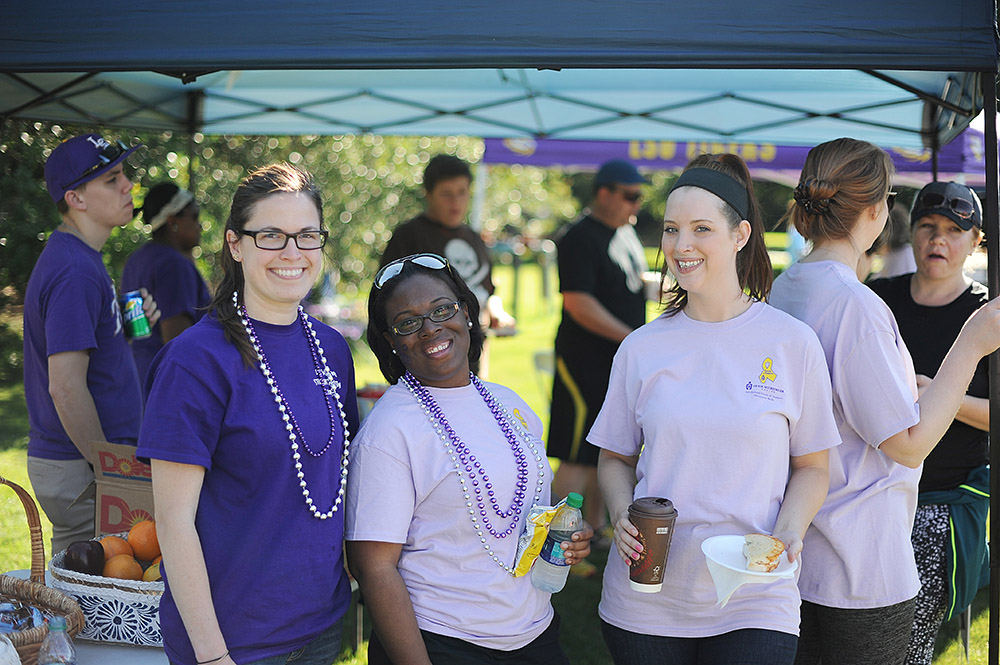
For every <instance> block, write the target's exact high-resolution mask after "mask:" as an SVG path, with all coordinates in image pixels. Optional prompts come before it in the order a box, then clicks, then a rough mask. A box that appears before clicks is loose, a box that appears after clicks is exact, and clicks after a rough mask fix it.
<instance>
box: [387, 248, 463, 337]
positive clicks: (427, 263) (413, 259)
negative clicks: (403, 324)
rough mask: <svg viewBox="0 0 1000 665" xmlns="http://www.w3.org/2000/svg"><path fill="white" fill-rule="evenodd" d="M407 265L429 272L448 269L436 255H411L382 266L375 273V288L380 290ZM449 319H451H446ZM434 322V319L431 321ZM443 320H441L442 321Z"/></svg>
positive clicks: (443, 259)
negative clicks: (413, 264) (421, 267)
mask: <svg viewBox="0 0 1000 665" xmlns="http://www.w3.org/2000/svg"><path fill="white" fill-rule="evenodd" d="M407 263H416V264H417V265H418V266H423V267H425V268H430V269H431V270H444V269H445V268H447V267H448V259H446V258H444V257H443V256H438V255H437V254H431V253H426V254H411V255H410V256H404V257H403V258H401V259H396V260H395V261H391V262H389V263H386V264H385V265H384V266H382V269H381V270H379V271H378V272H377V273H375V288H376V289H381V288H382V287H383V286H385V283H386V282H388V281H389V280H390V279H392V278H393V277H395V276H396V275H398V274H399V273H401V272H402V271H403V266H405V265H406V264H407ZM448 318H451V317H448ZM432 320H434V319H432ZM443 320H445V319H442V321H443ZM404 334H407V333H404Z"/></svg>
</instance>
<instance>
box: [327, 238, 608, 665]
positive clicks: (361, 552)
mask: <svg viewBox="0 0 1000 665" xmlns="http://www.w3.org/2000/svg"><path fill="white" fill-rule="evenodd" d="M368 321H369V324H368V343H369V345H370V346H371V347H372V350H373V351H374V352H375V355H376V357H377V358H378V360H379V367H380V368H381V369H382V373H383V374H384V375H385V377H386V379H387V380H388V381H389V382H391V383H393V384H394V385H392V386H390V387H389V389H388V390H387V391H386V392H385V394H384V395H383V396H382V398H381V399H380V400H379V402H378V404H377V405H376V406H375V408H374V409H373V410H372V412H371V414H370V415H369V416H368V417H367V418H366V419H365V424H364V427H362V429H361V431H360V432H359V433H358V437H357V440H356V443H355V445H354V446H352V448H353V451H352V460H351V465H352V467H351V482H350V483H348V492H347V497H348V498H347V516H346V519H347V541H348V543H347V548H348V549H347V551H348V564H349V565H350V567H351V571H352V572H353V573H354V575H355V577H357V579H358V583H359V584H360V585H361V592H362V594H363V595H364V598H365V606H366V607H367V608H368V610H369V611H370V612H371V614H372V619H373V622H374V632H373V633H372V639H371V641H370V642H369V644H368V662H369V663H370V665H384V664H386V663H390V662H391V663H397V665H399V664H402V663H407V664H409V665H430V663H434V664H435V665H477V664H480V665H487V664H488V663H497V662H510V663H523V664H525V665H527V664H537V665H558V664H560V663H561V664H563V665H568V663H569V661H568V660H567V658H566V655H565V654H564V653H563V651H562V649H561V648H560V646H559V618H558V616H556V615H555V614H554V612H553V610H552V605H551V603H550V602H549V597H550V595H549V594H548V593H545V592H543V591H539V590H538V589H536V588H535V587H534V586H532V583H531V579H530V575H523V574H522V575H519V576H516V577H515V575H514V573H515V572H516V565H515V554H516V549H517V539H518V535H519V534H520V533H521V531H522V530H523V528H524V524H525V519H526V517H527V514H528V511H529V509H530V508H531V507H532V506H534V505H536V504H544V505H548V504H549V499H550V497H549V484H550V478H551V472H550V470H549V465H548V462H547V460H546V458H545V449H544V444H543V443H542V440H541V433H542V432H541V422H540V421H539V420H538V417H537V416H536V415H535V414H534V413H532V411H531V409H530V408H528V406H527V404H525V403H524V401H523V400H521V399H520V398H519V397H518V396H517V395H516V394H514V393H513V392H512V391H511V390H509V389H507V388H505V387H503V386H499V385H496V384H486V383H484V382H482V381H480V380H479V378H478V377H477V376H476V375H475V371H476V370H477V369H478V364H479V357H480V353H481V351H482V344H483V332H482V329H481V328H480V326H479V323H478V322H479V302H478V300H477V299H476V297H475V296H474V295H473V293H472V291H470V290H469V287H468V286H466V284H465V282H464V281H463V280H462V278H461V277H459V276H458V274H457V273H456V272H455V271H454V270H453V269H452V268H451V266H450V265H449V264H448V262H447V261H446V260H445V259H444V258H442V257H440V256H438V255H436V254H416V255H411V256H408V257H404V258H402V259H398V260H396V261H393V262H392V263H388V264H386V265H385V266H384V267H383V268H382V269H381V270H380V271H379V272H378V274H377V275H376V276H375V284H374V287H373V288H372V292H371V296H370V297H369V300H368ZM477 504H478V505H477ZM591 535H593V531H592V530H591V529H590V527H585V528H584V529H582V530H580V531H579V532H577V533H574V534H573V539H574V540H573V541H572V542H570V543H569V544H568V545H567V546H566V559H567V560H568V561H569V562H570V563H576V562H579V561H581V560H583V558H584V557H585V556H586V555H587V554H588V553H589V552H590V537H591ZM564 545H566V544H565V543H564Z"/></svg>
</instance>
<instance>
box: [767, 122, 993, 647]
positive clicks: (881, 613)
mask: <svg viewBox="0 0 1000 665" xmlns="http://www.w3.org/2000/svg"><path fill="white" fill-rule="evenodd" d="M892 176H893V166H892V162H891V161H890V159H889V156H888V155H887V154H886V153H885V152H884V151H883V150H882V149H880V148H878V147H876V146H874V145H871V144H870V143H866V142H864V141H857V140H854V139H848V138H842V139H837V140H835V141H829V142H827V143H823V144H821V145H818V146H816V147H815V148H813V149H812V150H810V151H809V155H808V156H807V157H806V163H805V166H804V167H803V169H802V177H801V179H800V181H799V185H798V187H796V188H795V200H794V202H793V203H791V204H790V207H789V212H788V214H787V215H786V219H788V220H790V221H791V222H792V223H794V225H795V228H796V229H797V230H798V231H799V233H801V234H802V235H803V236H804V237H805V238H806V239H807V240H810V241H812V245H813V248H812V251H811V252H810V253H809V254H808V255H807V256H806V257H805V258H803V259H802V260H801V261H800V262H799V263H797V264H795V265H793V266H791V267H790V268H789V269H788V270H786V271H785V272H784V273H782V274H781V276H780V277H778V279H777V280H776V282H775V284H774V289H773V290H772V292H771V303H772V304H773V305H774V306H775V307H778V308H780V309H783V310H784V311H786V312H788V313H789V314H791V315H793V316H795V317H796V318H798V319H800V320H801V321H804V322H805V323H807V324H809V326H810V327H812V328H813V330H815V331H816V334H817V335H818V337H819V340H820V342H821V343H822V345H823V350H824V352H825V355H826V362H827V365H828V366H829V369H830V377H831V381H832V383H833V410H834V414H835V415H836V418H837V425H838V427H839V429H840V434H841V437H842V438H843V444H842V445H841V446H839V447H838V448H837V450H836V451H834V452H833V453H832V454H831V456H830V489H829V494H828V496H827V498H826V501H825V502H824V504H823V507H822V508H820V511H819V513H818V514H817V515H816V518H815V519H814V520H813V524H812V526H811V527H810V528H809V531H808V532H807V533H806V537H805V541H804V542H805V551H807V552H808V555H807V557H806V559H805V560H804V561H803V565H802V573H801V576H800V578H799V590H800V592H801V594H802V600H803V603H802V632H801V637H800V639H799V653H798V656H797V658H796V663H801V664H803V665H805V664H814V663H820V662H822V663H838V664H839V665H851V664H871V665H887V664H888V665H892V664H895V663H902V662H903V659H904V657H905V655H906V648H907V643H908V642H909V639H910V628H911V625H912V623H913V612H914V605H915V600H916V596H917V592H918V590H919V588H920V582H919V579H918V577H917V569H916V565H915V563H914V558H913V548H912V546H911V545H910V532H911V528H912V526H913V517H914V510H915V507H916V500H917V482H918V480H919V479H920V466H921V464H922V462H923V460H924V458H925V457H926V456H927V455H928V454H929V453H930V451H931V450H932V449H933V448H934V446H935V445H936V444H937V442H938V441H939V440H940V439H941V436H942V435H943V434H944V432H945V430H947V428H948V425H949V424H950V423H951V422H952V420H953V419H954V417H955V414H956V412H957V411H958V409H959V406H960V405H961V403H962V397H963V395H964V394H965V391H966V388H967V387H968V385H969V382H970V380H971V379H972V376H973V372H974V371H975V369H976V365H977V363H978V362H979V359H980V358H981V357H982V356H984V355H986V354H988V353H990V352H992V351H993V350H995V349H996V348H997V347H998V346H1000V307H998V303H997V302H996V301H994V302H991V303H988V304H987V305H984V306H983V308H982V309H980V310H979V311H978V312H977V313H976V314H975V315H973V316H972V317H971V318H970V319H969V321H968V322H967V323H966V324H965V327H964V328H963V329H962V332H961V333H960V334H959V335H958V339H957V340H956V341H955V344H954V346H952V348H951V350H950V351H949V352H948V354H947V356H946V357H945V359H944V361H943V362H942V364H941V367H940V369H939V371H938V373H937V375H936V376H935V378H934V379H933V381H931V382H930V384H929V385H928V386H927V388H926V389H924V390H922V391H921V393H920V395H919V400H918V399H917V397H918V393H917V384H916V381H915V375H914V371H913V363H912V361H911V359H910V354H909V352H908V351H907V349H906V345H905V344H904V343H903V338H902V336H901V335H900V332H899V328H898V327H897V325H896V321H895V319H894V318H893V315H892V312H890V310H889V308H888V307H887V306H886V304H885V303H884V302H882V300H880V299H879V297H878V296H876V295H875V294H874V293H873V292H872V291H871V290H870V289H869V288H868V287H867V286H865V285H863V284H861V283H860V282H859V281H858V277H857V275H856V272H855V271H856V268H857V265H858V260H859V258H860V257H861V255H862V254H863V253H864V252H865V251H866V250H867V249H868V248H869V247H871V245H872V244H873V243H874V242H875V241H876V239H877V238H878V237H879V234H881V233H882V229H883V228H884V226H885V224H886V220H887V218H888V215H889V209H890V208H891V206H892V203H893V197H894V193H893V192H892V191H890V190H891V184H892V182H891V181H892Z"/></svg>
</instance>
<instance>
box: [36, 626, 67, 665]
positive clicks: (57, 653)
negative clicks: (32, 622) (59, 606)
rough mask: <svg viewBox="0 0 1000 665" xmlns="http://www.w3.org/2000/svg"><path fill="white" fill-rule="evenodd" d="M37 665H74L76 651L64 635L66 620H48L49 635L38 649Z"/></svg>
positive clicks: (65, 634)
mask: <svg viewBox="0 0 1000 665" xmlns="http://www.w3.org/2000/svg"><path fill="white" fill-rule="evenodd" d="M38 665H76V649H74V648H73V640H71V639H70V638H69V634H67V633H66V618H65V617H61V616H54V617H52V618H51V619H49V633H48V635H46V636H45V639H44V640H42V646H41V647H39V649H38Z"/></svg>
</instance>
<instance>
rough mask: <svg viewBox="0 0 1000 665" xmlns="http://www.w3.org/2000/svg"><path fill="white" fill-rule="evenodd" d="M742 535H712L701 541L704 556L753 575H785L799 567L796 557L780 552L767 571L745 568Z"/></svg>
mask: <svg viewBox="0 0 1000 665" xmlns="http://www.w3.org/2000/svg"><path fill="white" fill-rule="evenodd" d="M744 542H746V540H745V538H744V537H743V536H712V537H711V538H707V539H705V540H704V541H703V542H702V543H701V551H702V552H704V553H705V556H706V557H708V558H709V559H711V560H712V561H714V562H715V563H717V564H719V565H720V566H722V567H724V568H728V569H730V570H734V571H736V572H737V573H743V574H745V575H753V576H755V577H787V576H788V574H789V573H791V572H794V571H795V569H796V568H798V567H799V562H798V559H796V560H795V561H789V560H788V552H782V554H781V558H780V559H779V561H778V567H777V568H775V569H774V570H772V571H771V572H769V573H759V572H756V571H753V570H747V558H746V557H745V556H743V543H744Z"/></svg>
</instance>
